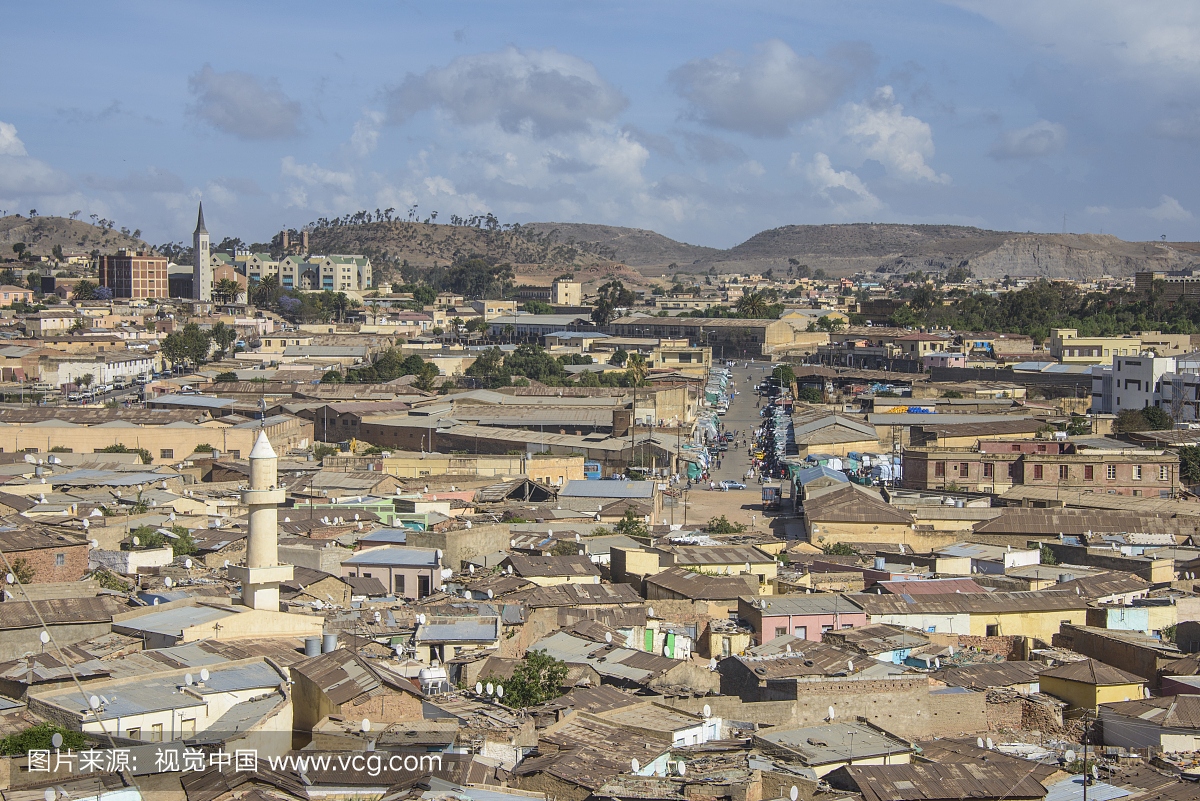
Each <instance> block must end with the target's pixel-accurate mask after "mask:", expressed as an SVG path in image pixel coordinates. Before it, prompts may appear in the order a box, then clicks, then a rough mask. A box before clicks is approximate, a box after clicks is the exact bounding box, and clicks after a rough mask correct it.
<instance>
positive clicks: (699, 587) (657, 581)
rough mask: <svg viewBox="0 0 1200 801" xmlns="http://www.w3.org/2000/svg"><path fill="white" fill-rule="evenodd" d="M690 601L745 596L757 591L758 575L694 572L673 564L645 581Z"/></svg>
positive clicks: (727, 599) (721, 599)
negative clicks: (710, 574) (719, 574)
mask: <svg viewBox="0 0 1200 801" xmlns="http://www.w3.org/2000/svg"><path fill="white" fill-rule="evenodd" d="M642 583H643V584H644V585H645V584H654V585H657V586H659V587H662V588H663V589H666V590H669V591H670V592H673V593H676V594H677V595H682V596H683V597H684V598H688V599H691V600H708V601H731V600H733V599H734V598H737V597H739V596H742V595H753V594H755V593H757V592H758V590H759V584H758V577H757V576H754V575H750V574H748V573H747V574H742V575H737V576H707V575H704V574H703V573H693V572H692V571H690V570H685V569H684V568H682V567H671V568H667V569H666V570H663V571H662V572H660V573H655V574H654V575H652V576H646V578H645V579H643V580H642Z"/></svg>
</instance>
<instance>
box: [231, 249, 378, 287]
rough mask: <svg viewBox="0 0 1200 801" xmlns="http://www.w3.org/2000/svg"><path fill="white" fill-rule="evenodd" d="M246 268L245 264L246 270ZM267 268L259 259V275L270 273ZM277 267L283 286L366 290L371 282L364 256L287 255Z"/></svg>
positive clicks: (280, 283) (371, 277)
mask: <svg viewBox="0 0 1200 801" xmlns="http://www.w3.org/2000/svg"><path fill="white" fill-rule="evenodd" d="M250 269H251V267H250V265H249V263H247V270H248V271H249V270H250ZM270 269H271V267H270V265H269V263H267V262H263V263H262V265H261V267H260V268H259V270H260V274H261V275H262V276H263V277H265V276H266V275H270V274H272V273H271V272H270ZM277 269H278V273H279V285H280V286H281V287H283V288H284V289H316V290H325V289H328V290H330V291H332V292H366V291H367V290H369V289H371V287H372V286H373V281H374V279H373V276H372V271H371V260H370V259H368V258H367V257H366V256H309V257H307V258H303V257H300V256H287V257H286V258H284V259H283V261H281V262H279V263H278V267H277ZM251 275H253V274H252V273H251Z"/></svg>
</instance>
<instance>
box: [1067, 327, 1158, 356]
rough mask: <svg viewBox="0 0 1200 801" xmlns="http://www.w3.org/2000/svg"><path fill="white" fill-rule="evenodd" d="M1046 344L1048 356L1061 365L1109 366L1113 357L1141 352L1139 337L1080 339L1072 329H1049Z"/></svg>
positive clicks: (1077, 333) (1135, 354)
mask: <svg viewBox="0 0 1200 801" xmlns="http://www.w3.org/2000/svg"><path fill="white" fill-rule="evenodd" d="M1047 344H1048V346H1049V350H1050V355H1051V356H1053V357H1054V358H1055V359H1057V360H1058V361H1059V362H1061V363H1062V364H1109V363H1111V361H1112V358H1113V357H1114V356H1137V355H1138V354H1139V353H1141V352H1142V340H1141V337H1137V336H1131V335H1126V336H1120V337H1081V336H1079V331H1078V330H1076V329H1074V328H1051V329H1050V339H1049V341H1048V343H1047Z"/></svg>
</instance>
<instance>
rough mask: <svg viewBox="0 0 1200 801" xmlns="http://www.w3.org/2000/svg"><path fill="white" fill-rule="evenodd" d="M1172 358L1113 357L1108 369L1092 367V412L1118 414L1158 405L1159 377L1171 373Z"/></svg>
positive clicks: (1160, 389) (1160, 386)
mask: <svg viewBox="0 0 1200 801" xmlns="http://www.w3.org/2000/svg"><path fill="white" fill-rule="evenodd" d="M1175 369H1176V365H1175V359H1174V358H1173V357H1166V358H1163V357H1159V356H1151V355H1139V356H1114V357H1113V363H1112V365H1111V366H1099V365H1097V366H1095V367H1093V368H1092V413H1093V414H1120V413H1121V412H1123V411H1125V410H1126V409H1145V408H1146V407H1148V406H1160V405H1162V401H1163V394H1162V393H1163V378H1164V376H1167V375H1169V374H1173V373H1174V372H1175Z"/></svg>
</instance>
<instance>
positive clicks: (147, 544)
mask: <svg viewBox="0 0 1200 801" xmlns="http://www.w3.org/2000/svg"><path fill="white" fill-rule="evenodd" d="M134 537H137V545H134V544H133V538H134ZM166 542H167V538H166V537H164V536H163V535H162V532H160V531H159V530H158V529H157V528H155V527H154V526H151V525H145V526H138V527H137V528H135V529H134V530H133V531H131V532H129V544H130V547H131V548H147V549H148V548H161V547H163V546H164V545H166Z"/></svg>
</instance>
